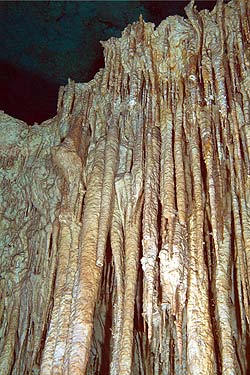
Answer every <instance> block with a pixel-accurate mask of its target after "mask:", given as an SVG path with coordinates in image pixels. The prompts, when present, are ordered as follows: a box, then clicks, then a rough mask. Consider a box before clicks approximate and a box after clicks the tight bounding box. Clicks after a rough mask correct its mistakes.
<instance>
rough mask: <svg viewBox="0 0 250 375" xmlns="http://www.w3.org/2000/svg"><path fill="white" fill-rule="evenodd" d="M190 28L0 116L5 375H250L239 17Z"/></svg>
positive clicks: (248, 130)
mask: <svg viewBox="0 0 250 375" xmlns="http://www.w3.org/2000/svg"><path fill="white" fill-rule="evenodd" d="M186 13H187V17H188V18H187V19H183V18H182V17H179V16H175V17H168V18H167V19H166V20H163V21H162V23H161V24H160V25H159V26H158V27H157V28H155V27H154V25H153V24H152V23H145V22H144V21H143V19H142V18H141V17H140V19H139V21H138V22H136V23H134V24H133V25H129V26H128V27H127V28H126V29H125V30H124V31H123V33H122V36H121V38H120V39H116V38H111V39H110V40H108V41H106V42H102V44H103V46H104V55H105V68H104V69H101V70H100V71H99V72H98V73H97V74H96V76H95V77H94V79H93V80H92V81H91V82H89V83H84V84H80V83H74V82H73V81H71V80H69V83H68V85H67V86H66V87H62V88H61V89H60V91H59V98H58V111H57V115H56V116H55V117H54V118H52V119H50V120H48V121H45V122H43V123H42V124H40V125H39V126H38V125H34V126H31V127H29V126H27V125H26V124H25V123H24V122H22V121H19V120H16V119H14V118H12V117H10V116H8V115H7V114H5V113H3V112H1V113H0V134H1V136H0V167H1V169H0V191H1V193H0V220H1V221H0V233H1V237H0V249H1V253H0V270H1V279H0V293H1V304H0V318H1V319H0V321H1V328H0V337H1V341H0V374H1V375H10V374H12V375H31V374H33V375H34V374H39V375H40V374H41V375H83V374H86V375H97V374H100V375H108V374H110V375H118V374H119V375H120V374H121V375H125V374H126V375H129V374H131V375H139V374H141V375H151V374H153V375H160V374H168V375H174V374H175V375H185V374H186V375H197V374H199V375H221V374H223V375H245V374H247V371H249V368H250V363H249V320H250V316H249V314H250V308H249V301H250V289H249V283H250V271H249V270H250V193H249V191H250V107H249V103H250V101H249V95H250V91H249V81H250V59H249V56H250V54H249V51H250V45H249V43H250V39H249V17H250V3H249V2H248V1H247V0H246V1H244V0H232V1H230V2H229V3H228V4H223V1H221V0H218V3H217V5H216V6H215V8H214V10H213V11H212V12H208V11H206V10H202V11H200V12H198V11H197V10H196V7H195V5H194V1H191V3H190V4H189V5H188V6H187V7H186Z"/></svg>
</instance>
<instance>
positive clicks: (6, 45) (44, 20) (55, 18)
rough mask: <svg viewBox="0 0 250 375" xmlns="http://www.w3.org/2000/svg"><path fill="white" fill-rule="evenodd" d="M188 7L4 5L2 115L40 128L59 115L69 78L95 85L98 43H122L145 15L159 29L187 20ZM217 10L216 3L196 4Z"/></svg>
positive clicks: (0, 7) (0, 16)
mask: <svg viewBox="0 0 250 375" xmlns="http://www.w3.org/2000/svg"><path fill="white" fill-rule="evenodd" d="M187 3H188V1H33V2H26V1H2V2H0V35H1V43H0V109H1V110H4V111H5V112H6V113H8V114H9V115H11V116H13V117H16V118H18V119H21V120H24V121H26V122H27V123H28V124H33V123H34V122H38V123H40V122H41V121H44V120H46V119H48V118H51V117H53V116H54V115H55V114H56V103H57V94H58V89H59V86H60V85H65V84H66V83H67V79H68V77H70V78H71V79H73V80H75V81H76V82H86V81H89V80H91V79H92V78H93V77H94V75H95V73H96V72H97V71H98V70H99V68H101V67H103V66H104V60H103V55H102V47H101V45H100V43H99V40H106V39H108V38H110V37H111V36H116V37H120V36H121V32H122V30H123V29H124V28H125V27H126V26H127V24H129V23H132V22H134V21H137V20H138V19H139V15H140V14H142V15H143V18H144V20H145V21H151V22H153V23H155V25H156V26H157V25H159V23H160V22H161V21H162V20H163V19H164V18H166V17H167V16H169V15H175V14H179V15H182V16H185V12H184V7H185V5H186V4H187ZM196 5H197V8H198V9H199V10H200V9H204V8H207V9H210V10H211V9H213V7H214V5H215V1H196Z"/></svg>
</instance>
